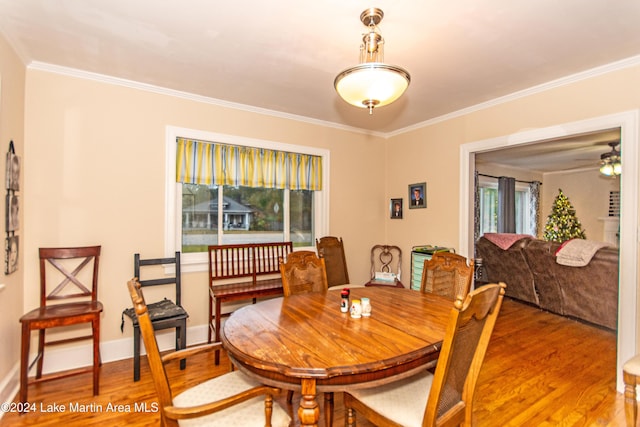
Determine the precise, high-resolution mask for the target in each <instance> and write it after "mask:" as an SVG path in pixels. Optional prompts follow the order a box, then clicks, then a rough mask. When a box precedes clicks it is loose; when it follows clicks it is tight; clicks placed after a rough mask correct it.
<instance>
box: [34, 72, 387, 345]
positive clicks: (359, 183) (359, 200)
mask: <svg viewBox="0 0 640 427" xmlns="http://www.w3.org/2000/svg"><path fill="white" fill-rule="evenodd" d="M26 99H27V110H26V124H27V125H26V128H27V129H26V135H25V138H26V140H27V141H28V143H27V144H26V146H25V157H26V158H27V159H28V169H27V171H26V180H25V187H26V189H25V197H24V211H25V222H26V226H27V227H28V230H29V233H28V235H27V238H26V241H25V245H24V254H25V255H24V256H25V264H26V265H27V269H26V271H25V279H26V285H25V295H26V296H25V303H24V308H25V309H28V308H31V307H34V306H36V305H37V300H36V286H37V274H38V270H37V265H36V259H37V249H38V247H41V246H65V245H89V244H101V245H102V246H103V255H102V259H101V271H100V292H99V293H100V299H101V300H102V302H103V303H104V306H105V312H104V317H103V320H102V322H103V326H102V330H101V337H102V340H103V341H109V340H115V339H119V338H122V337H123V335H122V334H121V332H120V314H121V312H122V310H123V309H124V308H126V307H128V306H129V305H130V304H131V302H130V300H129V296H128V294H127V292H126V287H125V283H126V281H127V280H128V279H129V278H130V277H131V276H132V274H133V254H134V253H135V252H140V253H142V254H146V255H147V256H161V255H163V251H164V247H165V246H164V244H165V242H164V235H163V234H164V212H165V204H164V203H165V164H164V163H165V132H166V126H167V125H172V126H177V127H182V128H190V129H198V130H202V131H208V132H216V133H224V134H232V135H240V136H244V137H251V138H259V139H263V140H271V141H278V142H283V143H288V144H299V145H311V146H315V147H320V148H326V149H328V150H330V158H331V160H330V171H329V173H330V178H331V179H330V182H331V184H330V188H329V191H330V196H331V198H330V233H331V234H333V235H336V236H342V237H343V239H344V240H345V242H346V243H345V245H346V251H347V253H346V256H347V259H348V260H349V269H350V277H351V278H352V280H354V281H356V282H364V281H365V279H366V278H367V274H368V269H369V254H368V250H369V248H370V247H371V246H372V245H373V244H374V243H377V242H381V241H384V239H385V235H384V229H383V228H382V227H381V226H380V225H381V224H383V222H384V215H385V214H386V207H385V205H384V202H382V200H384V176H383V175H381V174H380V173H379V171H380V170H383V169H384V167H383V166H384V153H385V152H384V148H385V141H384V140H383V139H381V138H375V137H368V136H365V135H363V134H358V133H352V132H346V131H344V130H336V129H331V128H327V127H320V126H316V125H311V124H305V123H300V122H293V121H288V120H283V119H279V118H274V117H267V116H260V115H257V114H252V113H248V112H242V111H238V110H232V109H225V108H220V107H217V106H213V105H209V104H204V103H198V102H194V101H191V100H186V99H179V98H174V97H169V96H165V95H159V94H155V93H150V92H145V91H140V90H136V89H132V88H128V87H122V86H113V85H108V84H103V83H98V82H95V81H90V80H80V79H77V78H72V77H67V76H62V75H59V74H52V73H48V72H43V71H36V70H30V71H29V72H28V73H27V91H26ZM363 186H364V187H366V191H362V188H363ZM183 280H184V290H183V298H184V299H183V304H184V305H185V308H186V309H187V311H188V312H189V313H190V319H189V324H190V326H194V325H203V324H205V323H206V321H207V310H208V299H207V295H208V293H207V284H208V282H207V277H206V274H205V272H202V273H185V274H184V279H183ZM125 332H126V333H127V334H130V332H131V331H130V328H129V329H128V330H125ZM125 336H126V335H125Z"/></svg>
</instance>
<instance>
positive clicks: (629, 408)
mask: <svg viewBox="0 0 640 427" xmlns="http://www.w3.org/2000/svg"><path fill="white" fill-rule="evenodd" d="M622 376H623V380H624V414H625V418H626V421H627V426H629V427H635V426H636V424H637V422H638V401H637V397H636V387H637V386H638V383H640V381H638V380H639V379H640V354H638V355H636V356H634V357H632V358H631V359H629V360H628V361H627V362H626V363H625V364H624V365H623V367H622Z"/></svg>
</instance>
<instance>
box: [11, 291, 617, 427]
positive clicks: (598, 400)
mask: <svg viewBox="0 0 640 427" xmlns="http://www.w3.org/2000/svg"><path fill="white" fill-rule="evenodd" d="M615 359H616V335H615V333H613V332H610V331H606V330H602V329H598V328H595V327H592V326H589V325H584V324H582V323H579V322H576V321H573V320H570V319H565V318H562V317H560V316H556V315H553V314H549V313H545V312H541V311H539V310H537V309H535V308H533V307H529V306H526V305H523V304H520V303H517V302H515V301H512V300H508V299H505V302H504V304H503V308H502V312H501V313H500V317H499V319H498V322H497V324H496V328H495V330H494V333H493V336H492V339H491V343H490V345H489V350H488V352H487V356H486V359H485V363H484V366H483V369H482V372H481V373H480V378H479V382H478V388H477V391H476V399H475V402H474V425H475V426H487V427H496V426H559V425H561V426H624V425H625V422H624V398H623V396H622V395H621V394H618V393H616V391H615V381H616V375H615ZM220 366H221V367H214V366H213V355H204V356H198V357H194V358H192V359H190V360H189V362H188V364H187V369H186V371H180V370H179V369H178V364H177V363H176V364H173V365H170V366H169V367H168V372H169V375H170V376H171V377H172V380H173V382H174V384H175V389H176V390H177V391H179V390H181V389H183V388H185V387H189V386H191V385H193V384H195V383H197V382H199V381H200V378H202V377H205V376H210V375H216V374H220V373H222V372H224V371H225V370H226V369H229V361H228V359H227V358H226V356H224V355H223V357H222V362H221V365H220ZM141 373H142V375H141V376H142V379H141V380H140V381H139V382H137V383H134V382H133V380H132V361H131V360H126V361H120V362H113V363H106V364H104V366H103V367H102V372H101V384H100V387H101V388H100V395H99V396H97V397H95V398H94V397H93V396H92V395H91V394H92V392H91V379H90V376H88V375H83V376H76V377H70V378H66V379H62V380H58V381H53V382H49V383H43V384H39V385H35V386H32V387H30V389H29V399H30V401H31V402H34V403H35V405H36V409H37V410H36V411H35V412H33V413H28V414H26V415H24V416H18V415H17V414H15V413H5V414H4V416H3V417H2V419H0V426H34V425H38V426H61V425H64V426H67V427H71V426H80V425H88V424H90V425H93V424H97V423H100V424H103V425H125V424H126V425H135V426H156V425H158V424H159V416H158V414H157V413H155V412H153V406H152V405H153V404H154V402H155V398H154V395H155V392H154V390H153V384H152V383H151V381H150V378H149V367H148V365H147V363H146V360H145V359H144V358H143V361H142V367H141ZM285 397H286V394H283V395H282V396H280V397H279V398H278V400H279V401H280V403H281V404H283V405H286V398H285ZM298 398H299V395H297V394H296V395H295V396H294V405H293V408H291V413H292V414H295V409H296V408H297V403H298V402H297V400H298ZM335 400H336V402H335V403H336V407H335V416H334V425H336V426H341V425H344V410H343V406H342V395H341V394H340V393H336V396H335ZM56 404H57V405H58V407H57V408H58V409H59V408H62V407H64V408H65V409H66V411H65V412H42V411H41V409H45V410H46V409H50V410H52V411H53V410H55V409H56V407H55V406H54V405H56ZM144 404H146V407H147V408H148V409H149V410H150V411H151V412H141V411H140V410H141V409H144V408H143V407H144ZM320 404H321V405H322V400H321V399H320ZM71 405H75V407H74V408H71ZM109 405H111V406H109ZM117 405H122V406H120V407H118V406H117ZM136 405H137V407H136ZM71 409H73V410H71ZM81 409H85V410H86V412H81V411H80V410H81ZM136 409H137V410H136ZM126 411H129V412H126ZM321 417H322V415H321ZM294 425H295V426H298V425H299V422H298V421H297V420H295V424H294ZM320 425H321V426H322V425H324V419H323V418H321V420H320ZM358 426H361V427H371V426H372V424H371V423H368V422H366V421H365V420H363V419H359V422H358Z"/></svg>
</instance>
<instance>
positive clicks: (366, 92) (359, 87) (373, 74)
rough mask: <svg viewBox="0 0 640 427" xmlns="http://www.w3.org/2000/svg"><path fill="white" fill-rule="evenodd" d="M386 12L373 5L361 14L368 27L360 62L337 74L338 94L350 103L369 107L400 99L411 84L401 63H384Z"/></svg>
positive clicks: (370, 112)
mask: <svg viewBox="0 0 640 427" xmlns="http://www.w3.org/2000/svg"><path fill="white" fill-rule="evenodd" d="M383 17H384V13H383V12H382V10H380V9H378V8H376V7H372V8H369V9H366V10H365V11H364V12H362V13H361V14H360V21H361V22H362V23H363V24H364V25H365V26H366V27H367V33H366V34H364V36H363V37H362V44H361V45H360V64H358V65H356V66H354V67H351V68H347V69H346V70H344V71H342V72H341V73H340V74H338V76H337V77H336V78H335V80H334V82H333V85H334V87H335V88H336V91H337V92H338V94H339V95H340V96H341V97H342V99H344V100H345V101H346V102H348V103H349V104H351V105H354V106H356V107H360V108H367V109H369V114H373V108H374V107H383V106H385V105H388V104H391V103H392V102H394V101H395V100H397V99H398V98H399V97H400V96H402V94H403V93H404V91H405V90H406V89H407V87H409V83H410V82H411V76H410V75H409V73H408V72H407V71H406V70H405V69H404V68H401V67H398V66H395V65H388V64H385V63H384V39H383V38H382V35H381V34H380V30H379V29H378V24H379V23H380V22H381V21H382V18H383Z"/></svg>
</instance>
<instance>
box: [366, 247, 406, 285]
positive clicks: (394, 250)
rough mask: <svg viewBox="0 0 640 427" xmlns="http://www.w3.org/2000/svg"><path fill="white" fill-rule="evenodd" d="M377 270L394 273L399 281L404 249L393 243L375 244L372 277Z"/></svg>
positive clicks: (372, 256) (372, 249) (372, 253)
mask: <svg viewBox="0 0 640 427" xmlns="http://www.w3.org/2000/svg"><path fill="white" fill-rule="evenodd" d="M376 272H382V273H394V274H395V275H396V278H397V279H398V281H400V280H401V277H400V276H401V275H402V249H400V248H399V247H398V246H393V245H375V246H373V247H372V248H371V278H372V279H373V278H374V277H375V273H376Z"/></svg>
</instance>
